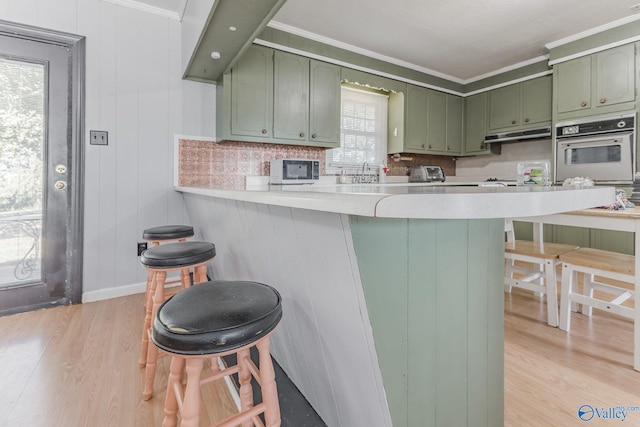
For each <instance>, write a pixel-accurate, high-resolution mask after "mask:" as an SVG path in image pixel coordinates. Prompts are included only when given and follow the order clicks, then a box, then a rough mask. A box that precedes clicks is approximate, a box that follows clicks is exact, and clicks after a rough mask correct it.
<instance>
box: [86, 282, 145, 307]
mask: <svg viewBox="0 0 640 427" xmlns="http://www.w3.org/2000/svg"><path fill="white" fill-rule="evenodd" d="M146 289H147V283H146V282H144V283H134V284H132V285H126V286H116V287H113V288H106V289H98V290H97V291H89V292H83V293H82V303H83V304H84V303H87V302H95V301H102V300H105V299H111V298H119V297H125V296H127V295H133V294H142V293H144V292H145V291H146Z"/></svg>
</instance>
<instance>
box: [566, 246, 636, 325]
mask: <svg viewBox="0 0 640 427" xmlns="http://www.w3.org/2000/svg"><path fill="white" fill-rule="evenodd" d="M560 260H561V261H562V292H561V294H560V329H562V330H563V331H569V330H570V327H571V312H572V311H577V304H581V306H582V307H581V312H582V314H584V315H587V316H591V314H592V308H598V309H600V310H604V311H608V312H610V313H614V314H617V315H619V316H623V317H626V318H629V319H632V320H633V319H634V318H635V316H634V309H635V301H634V305H633V306H629V304H627V305H623V303H624V302H625V301H630V300H635V295H634V293H635V292H634V291H635V288H634V286H635V284H634V283H635V257H634V256H633V255H627V254H621V253H617V252H611V251H605V250H601V249H593V248H580V249H578V250H576V251H573V252H569V253H566V254H564V255H560ZM579 275H582V278H583V283H582V286H583V289H582V292H579V290H578V276H579ZM596 277H597V278H598V280H596ZM607 279H608V280H607ZM605 280H606V281H607V283H603V281H605ZM594 291H596V292H594Z"/></svg>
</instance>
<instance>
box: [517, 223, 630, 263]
mask: <svg viewBox="0 0 640 427" xmlns="http://www.w3.org/2000/svg"><path fill="white" fill-rule="evenodd" d="M513 230H514V232H515V236H516V239H518V240H533V224H532V223H530V222H519V221H514V222H513ZM543 238H544V241H545V242H553V243H563V244H567V245H576V246H580V247H583V248H594V249H602V250H605V251H612V252H619V253H624V254H630V255H634V235H633V233H629V232H626V231H614V230H601V229H597V228H584V227H571V226H568V225H552V224H545V225H544V237H543Z"/></svg>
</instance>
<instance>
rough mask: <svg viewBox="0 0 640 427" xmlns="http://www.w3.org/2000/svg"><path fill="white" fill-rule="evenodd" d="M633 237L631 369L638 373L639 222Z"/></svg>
mask: <svg viewBox="0 0 640 427" xmlns="http://www.w3.org/2000/svg"><path fill="white" fill-rule="evenodd" d="M634 224H635V236H634V253H635V268H636V277H635V294H634V295H635V298H636V300H635V301H634V307H635V310H634V311H633V312H634V319H633V369H635V370H636V371H640V309H639V308H638V305H637V304H638V302H637V298H638V295H640V293H638V292H640V253H638V251H639V250H640V220H635V221H634Z"/></svg>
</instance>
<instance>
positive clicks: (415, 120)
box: [389, 84, 463, 155]
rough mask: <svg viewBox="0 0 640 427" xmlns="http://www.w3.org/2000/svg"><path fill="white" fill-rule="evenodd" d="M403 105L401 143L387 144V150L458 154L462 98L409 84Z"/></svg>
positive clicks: (393, 151) (460, 147)
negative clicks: (402, 136)
mask: <svg viewBox="0 0 640 427" xmlns="http://www.w3.org/2000/svg"><path fill="white" fill-rule="evenodd" d="M405 105H406V111H405V119H406V122H405V123H406V126H405V140H404V145H399V144H390V145H389V152H390V153H399V152H406V153H424V154H440V155H459V154H460V153H461V149H462V107H463V100H462V98H460V97H458V96H455V95H449V94H445V93H443V92H438V91H435V90H431V89H427V88H423V87H419V86H414V85H410V84H409V85H407V93H406V103H405ZM394 129H395V128H394ZM390 132H391V131H390Z"/></svg>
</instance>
